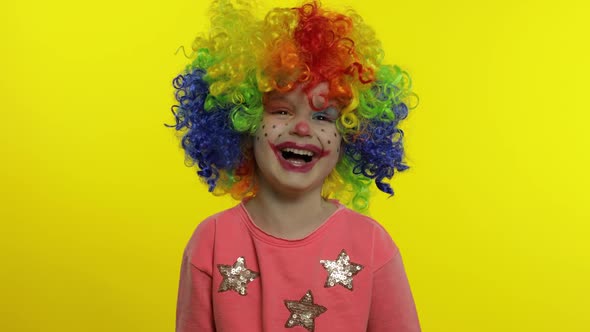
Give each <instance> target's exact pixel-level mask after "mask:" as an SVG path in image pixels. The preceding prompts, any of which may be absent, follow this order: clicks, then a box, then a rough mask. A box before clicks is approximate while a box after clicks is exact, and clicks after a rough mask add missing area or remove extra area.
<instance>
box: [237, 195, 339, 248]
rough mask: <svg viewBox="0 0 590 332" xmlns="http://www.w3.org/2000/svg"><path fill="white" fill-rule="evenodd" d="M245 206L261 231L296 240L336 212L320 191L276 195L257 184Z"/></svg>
mask: <svg viewBox="0 0 590 332" xmlns="http://www.w3.org/2000/svg"><path fill="white" fill-rule="evenodd" d="M258 189H259V190H258V192H257V193H256V197H254V198H252V199H250V200H249V201H248V202H246V204H245V206H246V209H247V210H248V213H249V214H250V216H251V217H252V219H253V221H254V223H255V224H256V225H257V226H258V227H259V228H260V229H262V230H263V231H265V232H267V233H269V234H271V235H273V236H277V237H280V238H284V239H300V238H303V237H305V236H306V235H308V234H309V233H311V232H313V231H314V230H315V229H316V228H318V227H319V226H320V225H322V224H323V222H324V221H325V220H326V219H327V218H328V217H329V216H330V215H331V214H332V213H334V211H336V209H337V206H336V205H335V204H333V203H331V202H327V201H326V200H324V199H323V198H322V196H321V188H318V189H316V190H314V191H309V192H304V193H279V192H276V191H274V190H272V188H271V187H270V186H264V185H261V186H259V188H258Z"/></svg>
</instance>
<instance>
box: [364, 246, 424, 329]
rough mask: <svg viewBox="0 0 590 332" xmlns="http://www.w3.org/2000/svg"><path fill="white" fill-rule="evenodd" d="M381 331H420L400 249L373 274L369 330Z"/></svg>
mask: <svg viewBox="0 0 590 332" xmlns="http://www.w3.org/2000/svg"><path fill="white" fill-rule="evenodd" d="M381 331H396V332H420V331H421V330H420V323H419V321H418V315H417V313H416V306H415V304H414V298H413V296H412V292H411V290H410V285H409V283H408V279H407V276H406V272H405V270H404V265H403V262H402V258H401V255H400V253H399V250H398V251H397V253H396V254H395V256H393V257H392V258H391V259H390V260H389V261H388V262H387V263H385V264H384V265H383V266H381V267H380V268H378V269H377V270H376V271H375V272H374V275H373V295H372V298H371V312H370V314H369V324H368V328H367V332H381Z"/></svg>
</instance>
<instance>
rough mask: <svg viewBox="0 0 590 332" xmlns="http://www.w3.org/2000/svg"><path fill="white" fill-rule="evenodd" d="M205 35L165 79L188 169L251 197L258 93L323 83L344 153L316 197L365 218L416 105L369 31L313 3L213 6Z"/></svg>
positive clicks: (349, 15)
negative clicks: (262, 8) (258, 15)
mask: <svg viewBox="0 0 590 332" xmlns="http://www.w3.org/2000/svg"><path fill="white" fill-rule="evenodd" d="M210 14H211V27H210V30H209V33H208V34H207V35H204V36H200V37H197V38H196V39H195V41H194V42H193V44H192V52H191V54H190V55H187V57H188V58H189V59H190V60H191V63H190V64H189V65H187V67H186V68H185V70H184V71H183V72H182V73H181V74H180V75H178V76H177V77H176V78H175V79H174V80H173V86H174V89H175V98H176V101H177V104H176V105H173V106H172V113H173V114H174V117H175V120H176V124H175V125H170V127H174V128H175V129H176V130H177V131H179V132H180V133H181V135H182V139H181V145H182V148H183V149H184V150H185V156H186V162H187V165H189V166H193V165H196V166H197V167H198V171H197V174H198V175H199V176H200V177H201V178H202V179H203V180H204V181H205V182H206V183H207V185H208V187H209V191H210V192H212V193H213V194H216V195H223V194H230V195H231V196H232V197H233V198H235V199H238V200H241V199H243V198H245V197H249V196H255V195H256V190H257V186H256V184H255V179H254V171H255V167H256V164H255V160H254V157H253V151H252V146H251V144H248V143H249V142H250V140H251V139H252V135H253V134H254V133H255V132H256V130H257V128H258V126H259V125H260V123H261V119H262V114H263V108H264V105H263V97H264V95H265V94H266V93H268V92H270V91H279V92H288V91H291V90H293V89H294V88H295V87H296V86H297V85H300V84H301V85H303V86H304V91H306V92H308V91H310V90H312V89H313V88H314V87H315V86H317V85H318V84H320V83H322V82H328V84H329V92H328V96H327V97H328V98H329V99H330V100H335V101H337V102H338V103H339V104H340V105H342V106H343V107H342V110H341V111H340V114H339V117H338V120H337V122H336V127H337V130H338V131H339V132H340V134H341V135H342V138H343V156H342V158H341V159H340V161H339V162H338V164H337V165H336V167H335V169H334V170H333V171H332V172H331V174H330V175H329V176H328V178H327V179H326V180H325V182H324V185H323V188H322V196H323V197H324V198H327V199H328V198H330V199H338V200H340V201H341V202H342V203H343V204H345V205H347V206H349V207H350V208H352V209H354V210H357V211H360V212H365V211H366V210H367V209H368V206H369V197H370V186H371V183H372V182H375V184H376V186H377V188H378V189H379V190H381V191H382V192H385V193H387V194H389V195H393V189H392V188H391V186H390V185H389V183H388V181H389V180H390V179H391V178H392V176H393V175H394V172H395V171H403V170H406V169H407V168H408V166H407V165H406V164H405V163H404V161H403V157H404V149H403V143H402V139H403V131H402V130H401V129H400V128H398V123H399V121H401V120H403V119H404V118H406V116H407V115H408V109H410V108H413V107H414V106H409V105H410V103H412V102H413V103H415V102H416V101H417V97H416V95H415V94H414V93H413V92H412V91H411V80H410V77H409V75H408V74H407V73H406V72H405V71H403V70H401V69H400V68H399V67H398V66H391V65H385V64H383V63H382V60H383V54H384V53H383V50H382V48H381V44H380V42H379V41H378V40H377V39H376V37H375V33H374V31H373V30H372V29H371V28H370V27H369V26H367V25H366V24H365V23H364V22H363V20H362V19H361V17H360V16H359V15H358V14H356V13H355V12H353V11H348V12H346V13H337V12H334V11H329V10H326V9H324V8H322V7H321V5H320V4H319V3H318V2H316V1H313V2H309V3H304V4H303V5H301V6H300V7H296V8H274V9H272V10H270V11H269V12H268V13H267V15H266V16H265V17H264V19H260V20H257V19H255V17H254V15H253V12H252V9H251V8H250V7H249V5H248V4H246V3H242V2H239V1H231V0H216V1H214V2H213V5H212V7H211V13H210Z"/></svg>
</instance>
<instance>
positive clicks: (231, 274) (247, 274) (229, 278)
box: [217, 257, 260, 296]
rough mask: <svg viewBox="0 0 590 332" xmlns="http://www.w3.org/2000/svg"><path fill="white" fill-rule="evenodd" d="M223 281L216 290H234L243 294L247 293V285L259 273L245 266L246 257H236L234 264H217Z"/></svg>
mask: <svg viewBox="0 0 590 332" xmlns="http://www.w3.org/2000/svg"><path fill="white" fill-rule="evenodd" d="M217 268H218V269H219V272H221V276H223V281H222V282H221V284H220V285H219V290H218V292H225V291H228V290H234V291H236V292H237V293H238V294H240V295H242V296H244V295H246V294H247V293H248V289H247V285H248V283H250V282H251V281H253V280H254V279H255V278H257V277H258V276H259V275H260V274H259V273H258V272H254V271H252V270H248V269H247V268H246V259H245V258H244V257H238V259H237V260H236V262H235V263H234V265H223V264H217Z"/></svg>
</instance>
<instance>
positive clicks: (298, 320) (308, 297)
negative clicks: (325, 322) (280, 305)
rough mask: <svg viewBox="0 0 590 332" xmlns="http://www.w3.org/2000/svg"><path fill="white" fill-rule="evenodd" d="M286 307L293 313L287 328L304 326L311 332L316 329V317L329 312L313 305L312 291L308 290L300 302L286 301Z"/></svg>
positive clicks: (286, 325)
mask: <svg viewBox="0 0 590 332" xmlns="http://www.w3.org/2000/svg"><path fill="white" fill-rule="evenodd" d="M285 305H286V306H287V309H289V311H290V312H291V316H289V319H288V320H287V322H286V323H285V327H294V326H303V327H304V328H306V329H307V330H308V331H310V332H313V330H314V328H315V319H316V317H318V316H319V315H321V314H323V313H324V312H326V310H328V309H326V307H324V306H321V305H318V304H315V303H313V295H312V294H311V290H308V291H307V293H305V295H303V297H302V298H301V300H299V301H289V300H285Z"/></svg>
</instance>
